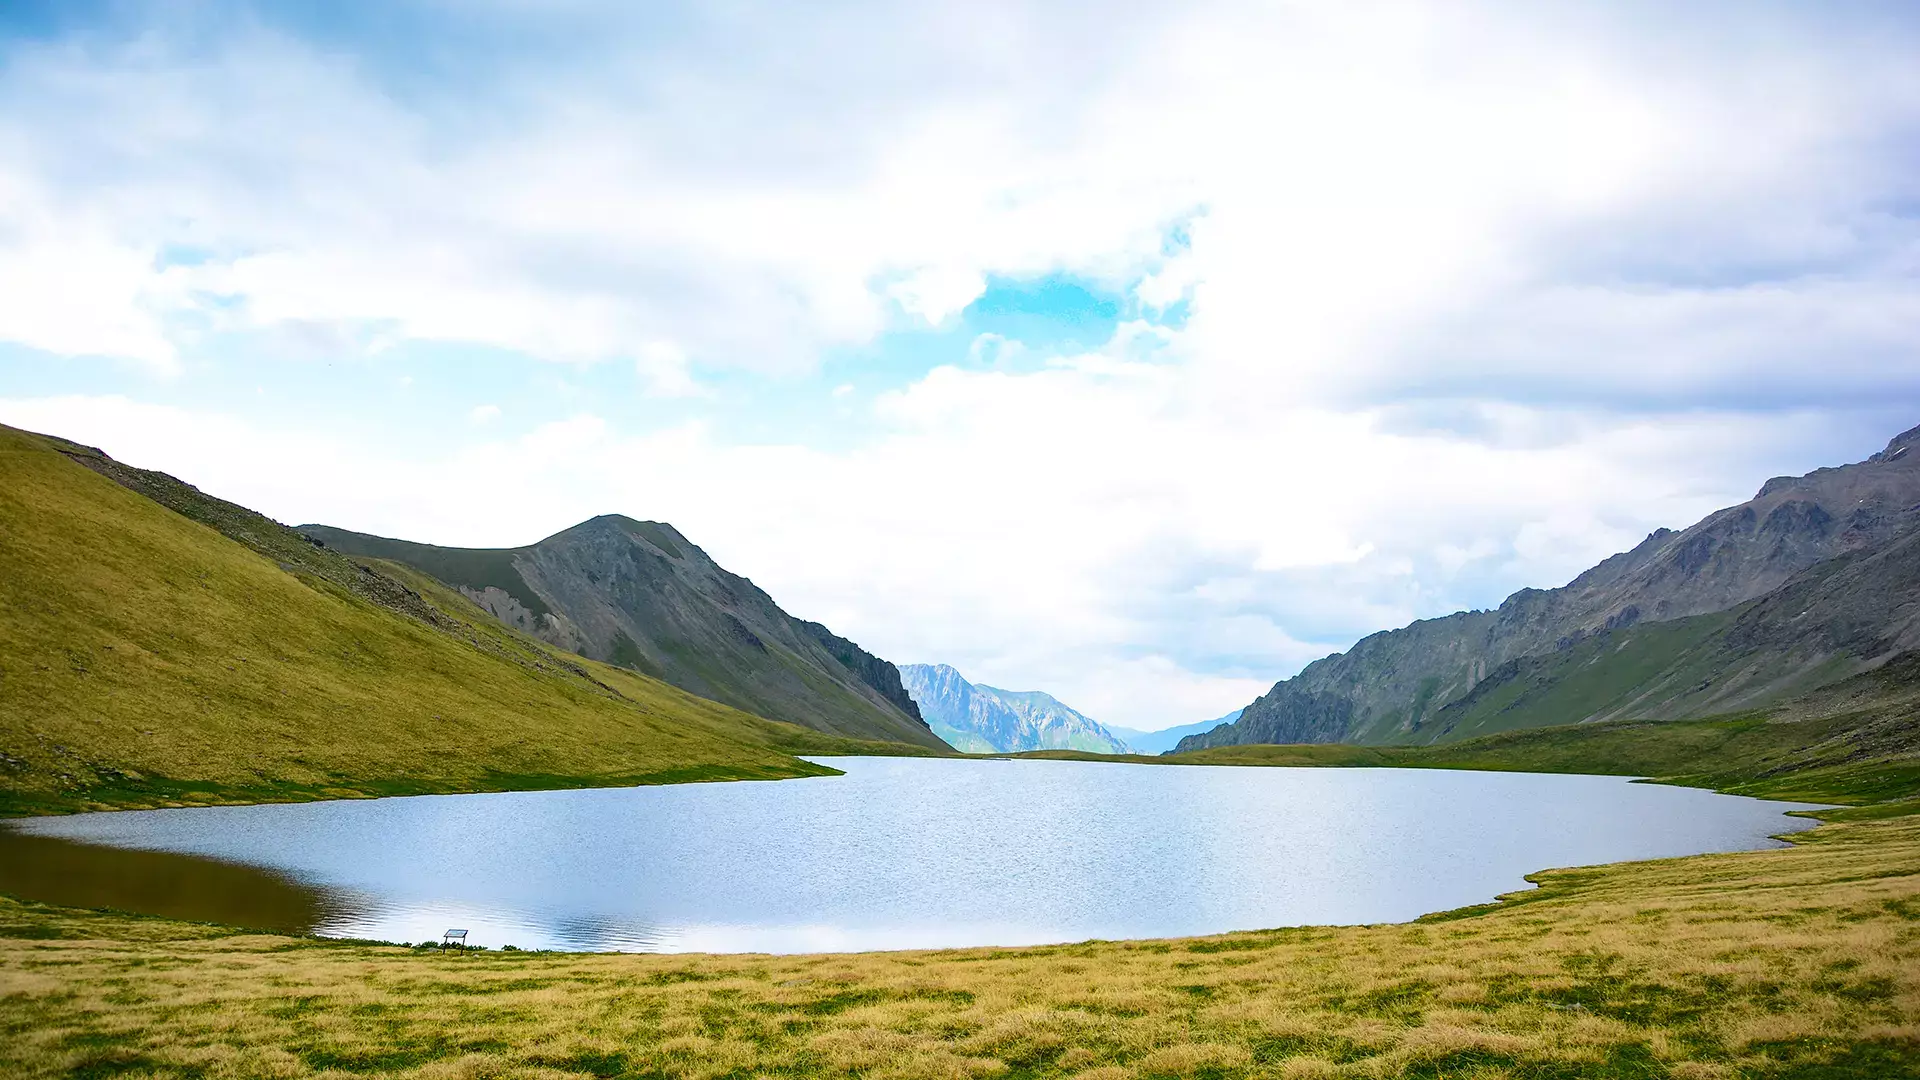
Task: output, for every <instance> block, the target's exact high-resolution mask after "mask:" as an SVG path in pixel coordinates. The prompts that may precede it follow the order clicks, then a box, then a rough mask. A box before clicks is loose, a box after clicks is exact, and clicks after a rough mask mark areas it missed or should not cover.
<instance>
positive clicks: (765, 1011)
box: [0, 816, 1920, 1080]
mask: <svg viewBox="0 0 1920 1080" xmlns="http://www.w3.org/2000/svg"><path fill="white" fill-rule="evenodd" d="M1799 840H1800V841H1801V842H1800V843H1798V844H1797V845H1795V846H1794V847H1791V848H1784V849H1776V850H1769V851H1761V852H1750V853H1745V854H1737V855H1711V856H1696V857H1693V858H1687V859H1674V860H1666V861H1660V862H1647V863H1630V864H1621V865H1615V866H1607V867H1598V868H1586V869H1577V870H1558V871H1550V872H1546V873H1542V874H1539V875H1536V879H1535V880H1537V881H1538V883H1539V884H1540V886H1541V887H1540V888H1539V889H1537V890H1534V891H1530V892H1525V893H1520V894H1515V896H1514V897H1512V898H1511V902H1509V903H1507V904H1504V905H1489V906H1488V907H1487V908H1484V909H1467V910H1465V911H1461V912H1454V913H1448V914H1445V915H1441V916H1436V917H1430V918H1429V919H1427V920H1423V921H1420V922H1416V923H1409V924H1401V925H1388V926H1370V927H1345V928H1328V927H1314V928H1304V929H1291V930H1276V931H1268V932H1260V933H1244V934H1229V935H1224V936H1219V937H1209V938H1193V939H1184V940H1173V941H1133V942H1087V943H1082V944H1075V945H1062V946H1054V947H1046V948H1019V949H971V950H961V951H948V952H900V953H866V954H858V955H812V956H793V957H775V956H658V955H612V954H565V953H560V954H553V953H532V952H524V953H522V952H471V953H466V954H460V953H457V952H455V953H442V952H439V951H437V950H415V949H407V948H403V947H396V946H389V945H372V944H358V943H344V942H327V941H319V940H313V939H300V938H287V937H277V936H271V935H263V934H257V933H246V932H242V931H236V930H233V929H227V928H221V927H214V926H206V925H194V924H187V923H179V922H170V921H166V920H161V919H151V918H140V917H133V916H124V915H113V914H105V913H92V912H79V911H73V910H65V909H55V908H45V907H39V906H34V905H27V904H21V903H18V902H13V901H0V1034H3V1035H4V1037H0V1074H4V1075H6V1076H9V1077H19V1078H22V1080H27V1078H56V1077H61V1078H80V1077H109V1076H111V1077H144V1078H161V1077H183V1078H184V1077H195V1078H226V1077H236V1078H238V1077H322V1076H324V1077H333V1078H342V1077H350V1076H351V1077H363V1076H397V1077H421V1078H430V1077H431V1078H455V1077H462V1078H464V1077H476V1078H477V1077H546V1078H560V1077H587V1076H603V1077H604V1076H628V1077H647V1078H668V1077H672V1078H685V1080H720V1078H740V1080H746V1078H750V1077H849V1078H853V1077H859V1078H874V1080H879V1078H900V1080H907V1078H920V1077H926V1078H941V1080H958V1078H974V1077H978V1078H989V1077H1002V1078H1009V1080H1011V1078H1029V1077H1032V1078H1041V1077H1078V1078H1082V1080H1132V1078H1141V1080H1147V1078H1159V1077H1166V1078H1181V1080H1235V1078H1242V1077H1274V1078H1304V1077H1479V1078H1485V1080H1491V1078H1495V1077H1511V1078H1521V1077H1525V1078H1540V1080H1547V1078H1552V1080H1573V1078H1589V1077H1592V1078H1598V1077H1631V1078H1656V1077H1676V1078H1691V1080H1705V1078H1721V1077H1763V1078H1802V1080H1816V1078H1817V1080H1843V1078H1844V1080H1869V1078H1872V1080H1880V1078H1887V1077H1901V1076H1915V1075H1920V817H1914V816H1905V817H1899V818H1894V819H1889V820H1882V821H1869V822H1859V823H1848V824H1838V825H1827V826H1823V827H1822V828H1820V829H1818V830H1815V831H1814V832H1811V833H1807V834H1802V835H1801V836H1800V837H1799Z"/></svg>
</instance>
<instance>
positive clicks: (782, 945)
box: [15, 758, 1814, 952]
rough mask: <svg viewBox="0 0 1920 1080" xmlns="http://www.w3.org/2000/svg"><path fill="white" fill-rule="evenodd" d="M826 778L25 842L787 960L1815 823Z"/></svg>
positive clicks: (1743, 809)
mask: <svg viewBox="0 0 1920 1080" xmlns="http://www.w3.org/2000/svg"><path fill="white" fill-rule="evenodd" d="M829 763H830V764H832V765H834V766H835V767H837V768H840V769H844V770H846V773H847V775H845V776H840V777H820V778H814V779H805V780H782V781H777V782H761V783H729V784H692V785H685V786H678V787H648V788H618V789H597V790H587V791H542V792H512V793H502V794H486V795H431V796H421V797H416V798H397V799H377V800H365V801H344V802H323V803H302V804H292V805H277V806H234V807H211V808H206V809H189V810H151V811H135V812H121V813H110V814H84V815H78V816H74V817H63V818H37V819H32V820H28V821H23V822H16V823H15V825H16V827H17V828H18V829H19V830H21V831H22V832H23V833H25V834H26V837H24V838H21V841H24V840H25V839H26V838H33V837H46V838H65V839H67V840H77V841H87V842H89V843H90V844H104V845H111V846H113V847H118V848H130V849H139V850H142V851H159V852H173V853H182V854H188V855H196V856H205V857H210V858H213V859H218V860H222V861H223V862H225V863H228V864H239V865H241V866H244V867H256V868H261V869H264V870H267V871H270V872H272V873H273V874H274V875H277V876H278V877H280V878H281V879H284V880H291V881H292V882H295V883H299V884H303V885H306V886H309V887H310V888H311V889H312V890H313V891H314V892H315V893H316V894H317V895H318V896H319V898H320V904H319V912H320V913H319V914H318V915H317V916H315V918H314V920H313V923H314V928H315V929H317V930H318V931H319V932H321V933H325V934H332V935H340V936H351V937H372V938H384V939H388V940H405V941H418V940H421V939H424V938H437V937H438V936H439V935H440V932H441V931H442V930H444V929H446V928H448V927H450V926H463V927H467V928H469V929H471V930H472V931H473V935H472V938H471V940H472V941H473V943H474V944H481V945H490V946H495V947H498V946H500V945H509V944H511V945H518V946H520V947H521V948H540V947H553V948H570V949H660V950H715V951H763V950H764V951H776V952H804V951H814V950H841V949H891V948H911V947H921V946H954V945H983V944H1000V945H1009V944H1034V943H1041V942H1054V941H1078V940H1083V939H1086V938H1131V937H1161V936H1170V935H1185V934H1203V933H1215V932H1220V931H1225V930H1246V929H1256V928H1265V927H1274V926H1287V925H1299V924H1313V923H1368V922H1384V921H1393V920H1402V919H1410V918H1413V917H1415V916H1417V915H1420V914H1423V913H1425V912H1429V911H1438V910H1444V909H1447V908H1453V907H1460V906H1463V905H1466V904H1472V903H1479V902H1482V901H1486V900H1489V899H1492V898H1493V897H1494V896H1495V895H1497V894H1499V893H1502V892H1509V891H1512V890H1515V889H1520V888H1524V887H1526V882H1525V881H1524V880H1522V878H1523V875H1525V874H1528V873H1531V872H1533V871H1535V870H1540V869H1543V868H1547V867H1554V866H1576V865H1582V864H1588V863H1601V862H1613V861H1618V860H1623V859H1648V858H1661V857H1666V856H1674V855H1689V854H1694V853H1698V852H1706V851H1737V850H1745V849H1751V848H1761V847H1771V846H1775V845H1776V844H1777V842H1776V841H1773V840H1769V839H1768V837H1769V836H1770V835H1772V834H1776V833H1783V832H1791V831H1795V830H1797V829H1802V828H1807V827H1810V826H1811V825H1813V824H1814V823H1813V822H1811V821H1807V820H1804V819H1800V818H1789V817H1786V816H1784V812H1785V811H1787V810H1790V809H1796V808H1799V807H1800V806H1802V805H1803V804H1789V803H1778V802H1762V801H1759V800H1754V799H1742V798H1735V797H1732V796H1726V795H1716V794H1713V793H1711V792H1706V791H1698V790H1694V789H1690V788H1674V787H1661V786H1656V785H1651V784H1634V783H1630V782H1628V781H1627V780H1625V779H1622V778H1618V777H1600V776H1549V775H1536V774H1526V773H1481V772H1448V771H1440V770H1432V771H1428V770H1417V769H1275V768H1234V767H1204V768H1202V767H1168V766H1155V765H1126V764H1109V763H1091V762H1066V761H950V760H915V759H905V758H833V759H829ZM72 846H73V845H67V847H72ZM86 850H91V851H97V850H98V849H94V848H88V849H86Z"/></svg>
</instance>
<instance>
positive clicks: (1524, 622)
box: [1179, 428, 1920, 750]
mask: <svg viewBox="0 0 1920 1080" xmlns="http://www.w3.org/2000/svg"><path fill="white" fill-rule="evenodd" d="M1916 445H1920V428H1914V429H1913V430H1910V431H1907V432H1905V433H1904V434H1901V435H1899V436H1897V437H1896V438H1894V439H1893V440H1892V441H1891V442H1890V443H1889V444H1888V445H1887V448H1886V449H1885V450H1883V451H1882V452H1880V453H1878V454H1875V455H1874V456H1873V457H1871V458H1869V459H1868V460H1866V461H1863V462H1858V463H1856V464H1853V465H1845V466H1840V467H1837V468H1826V469H1818V470H1815V471H1814V472H1811V473H1808V474H1807V475H1805V476H1799V477H1776V478H1775V479H1772V480H1769V481H1767V482H1766V483H1765V484H1764V485H1763V486H1762V487H1761V488H1760V491H1759V492H1758V493H1757V494H1756V495H1755V496H1754V497H1753V498H1752V499H1750V500H1748V501H1747V502H1744V503H1741V504H1740V505H1738V506H1733V507H1728V508H1727V509H1725V510H1721V511H1718V512H1716V513H1713V514H1710V515H1708V516H1707V517H1706V518H1705V519H1703V520H1701V521H1700V522H1698V523H1696V524H1694V525H1693V526H1692V527H1690V528H1688V529H1685V530H1683V531H1680V532H1674V531H1671V530H1667V529H1662V530H1659V531H1657V532H1655V533H1654V534H1652V535H1651V536H1649V537H1647V538H1646V540H1644V541H1642V542H1641V543H1640V544H1639V545H1638V546H1636V547H1635V548H1634V549H1633V550H1631V551H1627V552H1622V553H1621V554H1619V555H1615V556H1613V557H1611V558H1608V559H1606V560H1604V561H1603V562H1601V563H1600V564H1598V565H1597V566H1594V567H1593V568H1592V569H1590V570H1588V571H1586V572H1585V573H1582V574H1581V575H1580V576H1578V577H1576V578H1574V579H1573V581H1571V582H1569V583H1568V584H1567V585H1565V586H1563V587H1561V588H1558V589H1523V590H1521V591H1519V592H1517V593H1514V594H1513V595H1512V596H1510V597H1508V598H1507V599H1506V601H1505V602H1504V603H1502V604H1501V605H1500V607H1499V608H1497V609H1495V610H1493V611H1467V612H1459V613H1456V614H1454V615H1449V616H1446V617H1445V618H1441V619H1428V620H1422V621H1420V622H1416V623H1413V624H1412V625H1410V626H1407V627H1404V628H1402V629H1399V630H1391V631H1385V632H1382V633H1379V634H1374V635H1372V636H1371V637H1368V638H1365V639H1363V640H1361V641H1360V642H1359V643H1358V644H1356V645H1355V646H1354V647H1353V648H1352V649H1350V650H1348V651H1347V652H1345V653H1338V654H1335V655H1333V656H1329V657H1326V658H1324V659H1321V660H1317V661H1315V662H1313V663H1312V664H1309V665H1308V666H1307V667H1306V668H1305V669H1304V670H1302V671H1301V672H1300V674H1298V675H1296V676H1294V677H1293V678H1291V679H1286V680H1282V681H1281V682H1279V683H1276V684H1275V685H1274V687H1273V689H1272V690H1271V691H1269V692H1268V693H1267V694H1266V695H1264V696H1263V697H1261V698H1260V699H1259V700H1258V701H1255V702H1254V703H1253V704H1252V705H1249V706H1248V707H1247V709H1246V710H1245V712H1244V713H1243V714H1242V716H1241V718H1240V720H1239V721H1237V722H1236V723H1234V724H1230V725H1226V726H1223V727H1220V728H1216V729H1214V730H1213V731H1210V732H1206V733H1203V734H1199V735H1194V736H1190V737H1188V738H1187V739H1184V740H1182V741H1181V743H1180V746H1179V749H1181V750H1194V749H1200V748H1203V747H1208V746H1225V745H1232V744H1234V743H1241V742H1334V741H1354V742H1405V741H1425V740H1426V738H1428V737H1430V735H1431V732H1428V731H1426V730H1424V729H1425V728H1426V726H1427V725H1428V724H1429V723H1430V722H1431V721H1432V720H1433V718H1434V717H1435V716H1436V715H1437V714H1438V713H1439V711H1440V710H1441V709H1443V708H1444V707H1446V706H1447V704H1448V703H1449V702H1453V701H1456V700H1458V699H1460V698H1461V697H1462V696H1464V695H1465V694H1467V693H1468V692H1469V691H1471V690H1472V689H1473V687H1474V686H1475V685H1476V684H1477V683H1479V682H1480V681H1481V680H1483V679H1485V678H1487V677H1488V675H1489V673H1490V672H1493V671H1495V670H1498V669H1500V668H1501V666H1502V665H1505V664H1507V663H1509V662H1510V661H1515V660H1517V659H1519V658H1522V657H1527V656H1530V655H1534V654H1538V653H1542V652H1545V651H1550V650H1554V649H1561V648H1566V647H1569V646H1571V645H1573V644H1575V643H1577V642H1579V641H1581V640H1582V639H1584V638H1586V637H1587V636H1589V635H1592V634H1595V633H1599V632H1602V631H1609V630H1616V631H1617V630H1621V629H1624V628H1627V627H1631V626H1634V625H1636V624H1640V623H1647V622H1661V621H1667V620H1674V619H1681V618H1685V617H1688V616H1694V615H1702V614H1707V613H1712V612H1719V611H1726V610H1728V609H1731V608H1733V607H1736V606H1738V605H1740V604H1743V603H1745V602H1747V601H1750V600H1753V599H1755V598H1757V597H1760V596H1764V595H1766V594H1768V593H1771V592H1773V591H1775V590H1777V589H1779V588H1781V587H1782V586H1783V585H1785V584H1786V583H1787V582H1788V581H1789V580H1791V579H1793V578H1794V577H1795V576H1796V575H1798V574H1801V573H1802V572H1804V571H1806V570H1808V569H1809V568H1811V567H1814V566H1817V565H1819V564H1821V563H1823V562H1826V561H1827V560H1830V559H1834V558H1836V557H1839V556H1843V555H1847V554H1849V553H1852V552H1859V551H1864V550H1868V549H1871V548H1875V547H1878V546H1879V545H1881V544H1883V543H1885V542H1887V541H1888V540H1890V539H1892V538H1894V537H1896V536H1899V535H1902V534H1904V533H1905V532H1906V531H1907V530H1909V529H1912V528H1914V527H1915V526H1916V525H1920V452H1914V451H1913V449H1912V448H1913V447H1914V446H1916Z"/></svg>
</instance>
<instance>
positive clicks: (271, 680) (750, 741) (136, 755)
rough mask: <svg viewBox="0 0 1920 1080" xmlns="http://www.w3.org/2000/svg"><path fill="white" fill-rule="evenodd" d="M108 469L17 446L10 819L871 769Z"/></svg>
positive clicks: (2, 700) (3, 530) (5, 616)
mask: <svg viewBox="0 0 1920 1080" xmlns="http://www.w3.org/2000/svg"><path fill="white" fill-rule="evenodd" d="M92 453H93V456H92V457H89V452H86V451H84V450H82V449H80V448H75V447H72V446H70V445H69V444H63V443H60V442H58V441H56V440H49V439H46V438H42V437H39V436H35V435H30V434H27V433H24V432H19V431H16V430H13V429H0V581H5V582H6V588H5V590H4V591H3V592H0V686H4V687H5V693H4V694H0V811H5V812H13V813H20V812H33V811H43V810H59V809H71V808H78V807H85V806H119V805H151V804H158V803H166V802H175V801H190V802H212V801H258V800H262V799H285V798H310V797H326V796H337V795H351V794H383V793H400V792H425V791H454V790H475V789H500V788H519V787H544V786H573V785H580V784H618V783H655V782H671V781H680V780H698V779H726V778H759V777H781V776H800V775H814V774H818V773H820V772H822V771H830V770H823V769H822V768H821V767H819V766H815V765H811V764H809V763H807V762H803V761H798V760H796V759H795V758H793V757H792V756H791V752H795V751H801V752H810V753H832V752H849V751H859V750H863V749H873V748H874V746H873V744H865V743H860V742H858V741H855V740H843V739H836V738H833V737H831V736H822V735H819V734H818V733H815V732H810V731H807V730H805V729H801V728H797V727H794V726H792V725H787V724H778V723H774V722H771V721H766V720H762V719H760V718H758V717H753V716H750V715H748V714H745V713H741V712H739V711H737V710H734V709H731V708H728V707H726V706H724V705H719V704H716V703H714V702H711V701H707V700H704V699H701V698H697V697H694V696H693V695H691V694H688V693H685V692H684V691H681V690H678V689H675V688H673V687H670V686H667V685H666V684H664V683H660V682H657V681H654V680H651V679H648V678H646V677H644V676H641V675H637V674H635V673H632V672H626V671H620V670H617V669H613V668H608V667H604V666H601V665H594V664H592V663H591V662H585V661H582V660H580V659H579V658H577V657H571V656H561V655H557V654H555V653H554V652H553V651H552V650H549V649H547V648H545V647H544V646H541V645H539V644H538V643H535V642H532V641H530V640H529V639H526V638H523V637H520V636H518V635H516V634H514V633H513V632H511V631H510V630H508V629H507V628H505V627H503V626H501V625H500V624H498V623H497V622H495V621H494V620H493V619H491V618H488V617H487V616H485V614H484V613H482V612H480V611H479V610H478V609H477V608H474V607H473V606H472V605H470V604H467V603H466V602H465V601H464V600H462V599H461V598H459V597H458V596H457V595H455V594H452V593H451V592H449V591H448V590H445V589H444V588H440V587H438V586H437V585H435V584H433V583H431V582H429V581H427V580H425V579H423V578H420V577H418V576H414V577H412V578H405V577H404V576H401V575H393V576H390V575H388V574H383V573H380V572H379V571H378V570H376V569H372V568H369V567H366V566H361V565H359V564H355V563H352V562H350V561H348V560H345V559H344V558H343V557H340V556H338V555H335V554H333V553H329V552H325V551H323V550H322V549H319V548H315V547H313V546H312V545H309V544H306V543H304V542H303V541H301V540H300V538H299V537H298V535H297V534H294V533H292V532H291V531H290V530H286V529H284V528H282V527H281V526H278V525H276V524H275V523H273V522H271V521H268V520H267V519H265V518H262V517H260V516H259V515H255V514H252V513H251V512H249V511H245V510H244V509H242V508H239V507H234V506H233V505H232V504H228V503H222V502H220V501H219V500H214V499H209V498H207V497H205V496H202V495H200V493H198V492H195V491H194V490H193V489H192V488H190V487H187V486H186V485H184V484H179V483H178V482H177V481H171V480H170V479H168V478H164V477H161V478H158V479H155V477H157V475H158V474H140V475H136V476H133V477H132V482H133V483H134V484H135V486H139V485H140V484H147V485H148V489H147V494H141V493H138V492H136V490H133V489H132V488H130V487H128V486H123V484H122V483H117V482H115V481H114V480H112V479H109V478H108V476H107V475H103V474H110V473H111V472H112V471H113V468H114V467H116V466H117V463H105V464H103V463H102V462H101V461H100V460H99V458H98V455H97V452H92ZM82 461H86V462H88V465H87V466H83V464H81V462H82ZM118 468H120V469H122V470H124V471H127V472H137V471H132V470H125V467H124V466H118ZM123 479H125V478H124V477H123ZM169 485H170V486H169ZM148 495H153V496H155V498H161V499H164V500H166V501H167V502H168V505H162V504H161V502H158V501H155V498H150V497H148ZM169 505H170V506H174V507H175V508H176V509H169V508H168V506H169ZM187 514H191V515H193V516H194V517H195V518H197V519H198V520H189V518H188V517H187V516H183V515H187ZM201 521H205V522H207V524H202V523H200V522H201ZM236 537H237V539H236Z"/></svg>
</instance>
